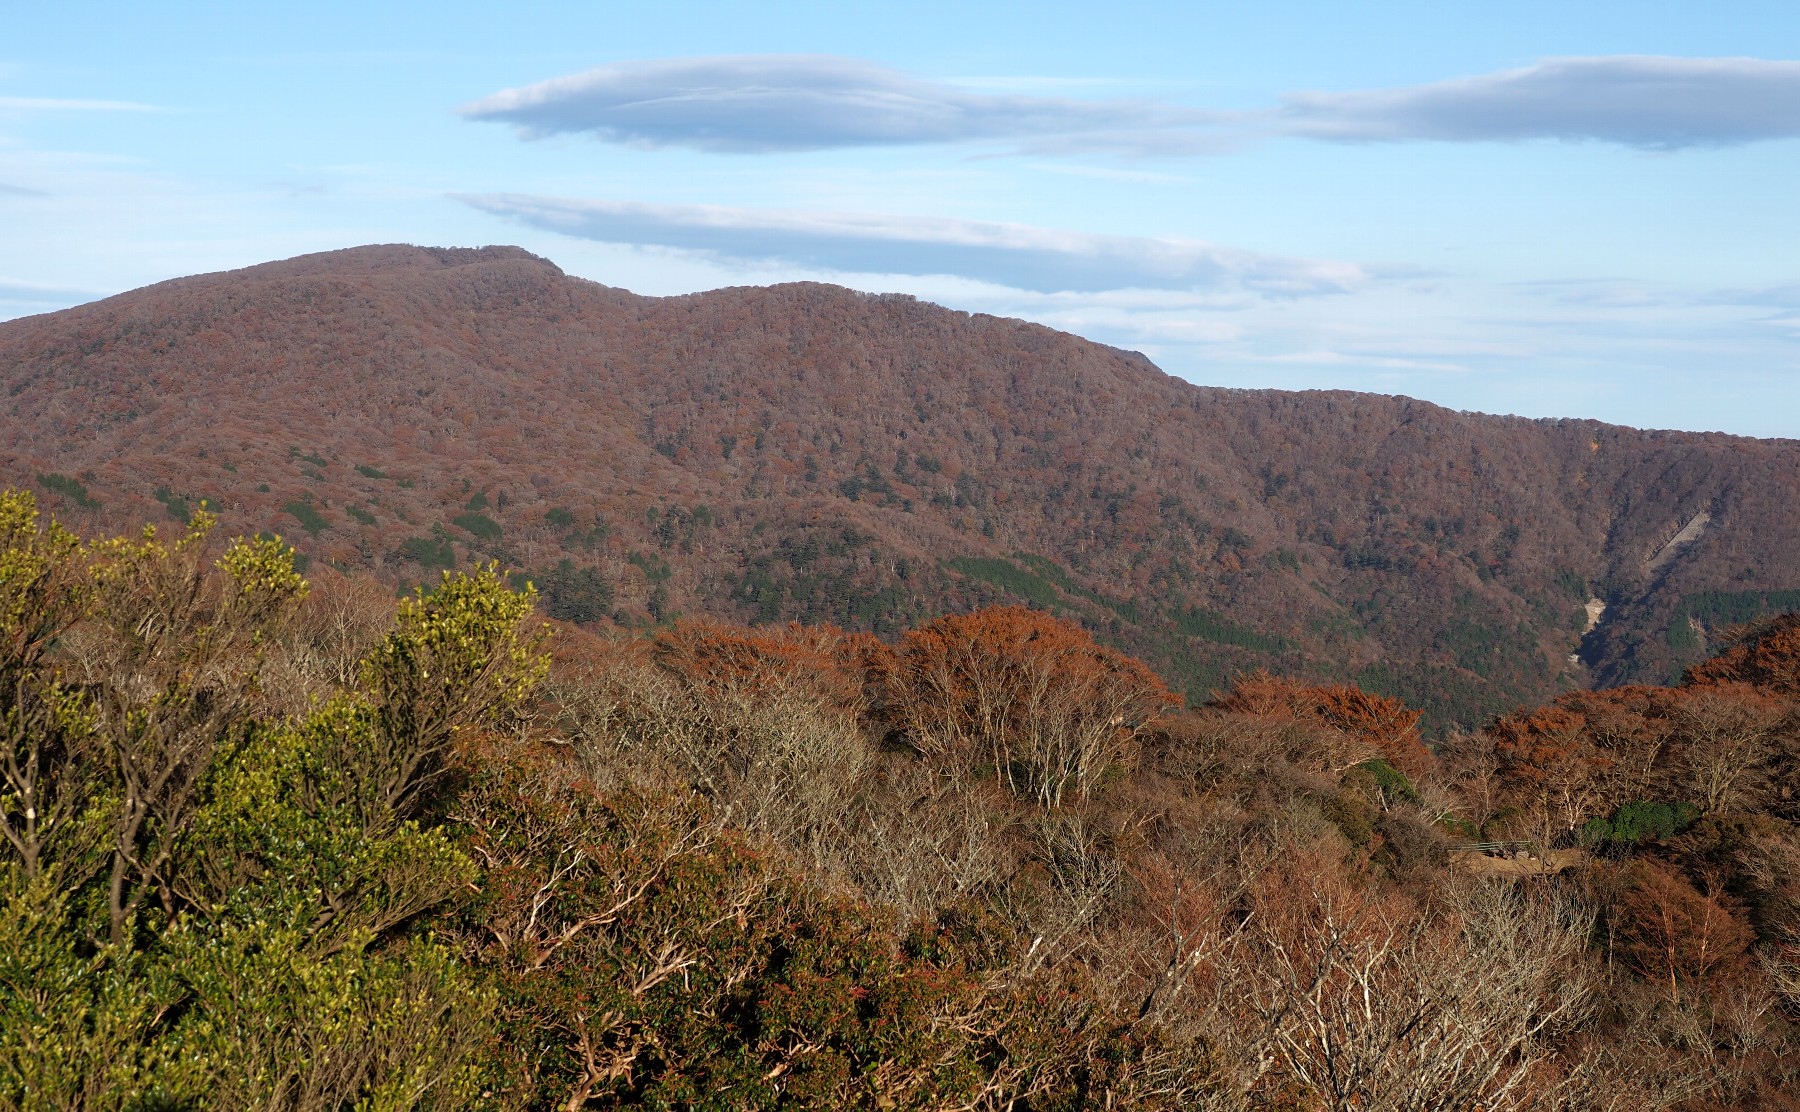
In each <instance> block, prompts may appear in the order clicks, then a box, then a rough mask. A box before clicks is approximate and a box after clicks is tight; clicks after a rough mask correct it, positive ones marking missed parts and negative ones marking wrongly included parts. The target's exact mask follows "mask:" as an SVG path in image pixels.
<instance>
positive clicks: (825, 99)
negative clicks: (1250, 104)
mask: <svg viewBox="0 0 1800 1112" xmlns="http://www.w3.org/2000/svg"><path fill="white" fill-rule="evenodd" d="M458 111H459V112H460V113H461V114H462V115H463V116H465V117H467V118H468V119H472V120H488V121H497V122H503V123H511V124H515V125H517V126H518V127H519V129H520V131H521V132H522V133H523V134H525V135H526V136H529V137H541V136H546V135H555V134H562V133H579V132H586V133H591V134H593V135H594V136H596V137H597V138H600V139H603V140H606V141H608V142H613V143H626V144H630V145H634V146H641V147H689V148H693V149H697V150H705V151H730V152H735V153H750V154H762V153H769V152H775V151H805V150H823V149H827V148H834V147H857V146H877V145H880V146H892V145H909V144H920V143H960V142H969V141H1003V142H1013V143H1020V144H1023V145H1024V146H1025V148H1026V149H1040V148H1042V149H1051V148H1054V149H1058V150H1063V149H1075V148H1081V149H1108V150H1115V149H1126V150H1130V151H1133V152H1136V153H1192V152H1193V150H1194V149H1195V148H1196V147H1197V146H1198V145H1201V144H1202V143H1203V142H1210V141H1211V140H1210V139H1204V137H1202V136H1199V135H1196V134H1194V133H1191V132H1187V131H1182V130H1178V128H1184V127H1193V126H1196V125H1199V124H1201V123H1204V122H1206V121H1208V120H1211V119H1215V118H1218V117H1216V116H1215V115H1213V114H1207V113H1200V112H1194V111H1191V110H1186V109H1177V108H1171V107H1168V106H1166V105H1159V104H1157V103H1155V102H1152V101H1145V100H1075V99H1069V98H1064V97H1047V96H1019V95H999V94H994V93H984V92H975V91H972V90H970V89H968V88H965V87H959V86H956V85H951V84H946V83H943V82H937V81H929V80H925V79H923V78H918V77H913V76H911V75H910V74H906V73H902V72H900V71H899V70H894V69H889V68H888V67H886V66H880V65H876V64H875V63H873V62H867V61H863V60H861V59H857V58H844V57H837V56H834V55H815V54H750V55H734V56H725V57H710V58H672V59H659V60H653V61H641V62H621V63H618V64H615V65H610V66H602V67H600V68H598V69H592V70H588V71H587V72H585V73H578V74H573V75H571V76H567V77H558V78H553V79H551V80H549V81H542V82H539V83H537V84H535V85H527V86H524V87H523V88H517V89H506V90H503V91H501V92H498V93H495V94H493V95H492V96H487V97H483V98H481V99H480V100H477V101H474V102H473V103H470V104H466V105H463V106H462V107H461V108H460V109H458ZM1165 148H1166V150H1165Z"/></svg>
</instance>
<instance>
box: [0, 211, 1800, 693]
mask: <svg viewBox="0 0 1800 1112" xmlns="http://www.w3.org/2000/svg"><path fill="white" fill-rule="evenodd" d="M0 382H3V383H4V386H5V389H6V391H7V393H6V394H5V400H4V404H3V405H0V480H3V481H5V482H7V483H10V484H14V485H36V486H38V488H39V490H40V493H41V494H43V495H44V497H45V499H46V501H47V502H48V503H49V504H51V505H52V506H53V507H54V508H55V509H56V510H57V511H58V512H59V513H62V514H64V515H66V516H75V517H81V516H87V517H97V518H101V519H104V521H105V522H106V523H107V524H110V525H112V526H115V527H124V526H129V525H130V524H132V523H133V522H138V521H143V520H146V519H149V520H156V519H166V518H168V517H169V516H170V515H176V516H179V515H180V514H182V513H185V512H189V511H191V509H192V508H193V507H194V506H195V505H196V504H197V503H198V501H199V500H200V499H203V498H204V499H207V500H208V501H209V502H210V503H212V504H214V505H216V506H218V507H220V509H221V513H222V516H223V517H224V518H225V521H224V528H226V529H227V530H234V531H252V532H253V531H258V530H272V531H275V532H278V533H281V534H282V535H283V536H285V537H287V538H289V539H291V540H293V541H294V542H295V543H296V544H297V546H298V547H299V548H300V549H301V551H302V552H304V553H306V554H308V555H310V556H311V557H313V558H314V559H315V560H322V561H330V562H332V563H335V564H339V565H342V566H345V567H350V568H362V569H370V570H373V571H375V572H376V573H378V574H380V575H383V576H385V577H387V578H389V579H392V580H394V581H397V582H418V581H420V580H421V579H424V578H427V577H428V576H430V575H431V574H434V573H433V572H432V571H431V566H432V565H434V564H441V563H442V562H443V561H444V560H447V559H451V560H455V561H457V562H459V563H462V562H466V561H468V560H469V559H471V558H481V557H493V558H497V559H500V560H503V561H504V562H506V563H508V564H509V565H511V566H514V567H519V568H522V569H525V570H527V571H528V572H530V573H531V574H532V576H533V577H534V578H535V579H536V580H537V581H539V582H540V584H542V585H543V586H544V588H545V590H546V594H547V595H548V596H549V598H550V603H551V605H552V607H553V608H561V609H562V610H563V612H565V613H566V614H569V615H572V616H575V617H577V618H579V619H581V620H594V619H598V620H602V621H606V620H618V621H625V622H632V621H639V620H646V619H648V618H650V617H658V618H661V617H667V616H670V615H674V614H677V613H685V614H690V615H692V614H703V613H705V614H718V615H722V616H730V617H734V618H740V619H750V620H759V621H775V620H786V619H789V618H798V619H806V620H822V619H829V620H834V621H838V622H842V623H845V624H849V625H854V626H860V627H868V628H874V629H877V630H885V629H889V628H893V627H894V626H895V625H897V624H898V623H900V622H902V621H905V620H909V619H911V618H913V617H915V616H917V615H919V614H921V613H924V612H930V611H939V610H945V609H950V608H955V607H962V606H967V605H972V604H974V603H977V602H980V601H990V600H999V599H1012V600H1015V601H1018V600H1023V601H1029V602H1031V603H1033V604H1036V605H1041V606H1054V607H1056V608H1057V609H1059V610H1061V611H1064V612H1067V613H1069V614H1071V615H1073V616H1076V617H1078V618H1080V619H1081V620H1083V621H1085V622H1087V623H1088V624H1090V625H1092V626H1093V627H1095V628H1096V629H1097V630H1098V631H1100V632H1101V633H1102V635H1104V636H1106V637H1109V638H1111V639H1112V640H1114V641H1115V642H1116V643H1119V644H1121V645H1123V646H1124V647H1126V648H1128V649H1130V650H1132V651H1134V652H1137V653H1141V654H1143V655H1145V656H1147V657H1149V658H1150V659H1151V660H1153V661H1154V662H1155V663H1156V664H1157V666H1158V667H1159V668H1161V669H1163V670H1164V672H1165V674H1167V675H1168V676H1169V678H1170V679H1171V680H1172V681H1173V682H1175V683H1176V684H1178V685H1181V686H1184V687H1186V688H1188V689H1189V690H1190V691H1191V692H1195V693H1200V694H1203V693H1204V690H1205V689H1206V688H1207V687H1209V686H1213V685H1216V684H1218V683H1219V682H1221V681H1222V679H1223V677H1224V676H1225V675H1226V674H1227V673H1229V672H1230V671H1233V670H1238V669H1244V668H1251V667H1259V666H1267V667H1270V668H1273V669H1276V670H1278V671H1304V672H1308V673H1311V674H1314V675H1318V676H1320V677H1329V678H1335V679H1351V680H1355V681H1357V682H1360V683H1362V684H1364V685H1366V686H1369V687H1371V688H1374V689H1377V690H1382V691H1388V692H1391V693H1396V694H1400V695H1403V696H1405V697H1407V698H1409V699H1411V700H1413V701H1414V702H1415V703H1417V704H1421V705H1426V706H1428V707H1430V708H1431V710H1432V714H1433V721H1434V722H1435V723H1436V724H1437V725H1440V726H1441V725H1443V724H1445V723H1447V722H1449V721H1452V720H1461V721H1474V720H1476V719H1478V718H1480V717H1481V716H1483V715H1484V714H1486V713H1489V712H1491V711H1494V710H1499V709H1505V708H1509V707H1511V706H1513V705H1516V704H1519V703H1524V702H1535V701H1539V700H1542V699H1544V698H1546V697H1548V696H1549V695H1551V694H1553V693H1555V692H1556V691H1558V690H1561V689H1565V688H1567V687H1570V686H1577V685H1582V684H1585V683H1588V682H1590V681H1592V682H1600V683H1612V682H1621V681H1624V680H1628V679H1636V678H1643V679H1651V680H1662V679H1665V678H1667V676H1668V675H1669V673H1670V671H1671V670H1672V669H1674V668H1675V667H1677V666H1678V665H1679V664H1681V663H1683V662H1684V661H1685V660H1686V659H1689V658H1696V659H1697V657H1698V655H1699V652H1700V651H1701V649H1702V648H1703V646H1699V647H1696V646H1695V645H1693V644H1692V642H1693V641H1694V640H1695V638H1694V637H1693V636H1692V634H1691V632H1690V633H1688V634H1686V635H1683V634H1681V633H1679V632H1676V630H1677V627H1678V626H1680V627H1681V628H1688V627H1687V626H1686V625H1685V624H1684V623H1686V622H1687V619H1688V618H1689V617H1690V616H1693V617H1694V618H1695V620H1696V621H1698V622H1700V623H1701V624H1702V625H1703V626H1704V624H1705V621H1706V619H1705V616H1704V613H1702V611H1704V612H1705V613H1712V612H1715V611H1716V612H1719V613H1725V612H1727V611H1729V612H1731V613H1734V614H1736V613H1741V612H1744V611H1745V610H1746V608H1748V609H1749V610H1756V609H1757V608H1759V607H1761V608H1764V609H1766V608H1768V607H1771V606H1775V605H1777V604H1778V603H1779V602H1780V600H1781V599H1782V598H1783V597H1784V596H1783V594H1782V592H1784V591H1786V590H1789V589H1793V588H1800V510H1797V509H1796V507H1797V506H1800V500H1796V499H1795V497H1794V493H1795V491H1794V488H1795V486H1796V483H1797V481H1800V443H1795V442H1792V441H1756V440H1749V439H1744V438H1737V437H1729V436H1722V435H1712V434H1690V433H1671V432H1644V431H1638V430H1633V429H1626V428H1620V427H1616V426H1608V425H1602V424H1599V423H1597V422H1592V421H1574V420H1567V421H1527V420H1522V419H1518V418H1509V417H1488V416H1480V415H1474V414H1463V413H1455V412H1451V411H1448V410H1445V409H1441V408H1439V407H1437V406H1433V405H1429V404H1426V403H1423V402H1418V401H1413V400H1410V399H1406V398H1393V397H1384V396H1378V395H1361V394H1351V393H1342V392H1305V393H1288V392H1282V391H1237V390H1219V389H1208V388H1204V387H1198V386H1194V385H1191V384H1189V383H1186V382H1183V381H1180V380H1178V379H1175V378H1172V377H1170V376H1167V375H1165V374H1163V373H1162V372H1160V371H1158V370H1157V369H1156V368H1155V367H1154V366H1152V365H1151V364H1150V363H1149V362H1148V361H1147V360H1145V359H1144V358H1143V357H1142V356H1140V355H1137V354H1136V353H1132V352H1121V351H1118V350H1115V349H1112V348H1108V347H1105V346H1102V345H1099V344H1094V343H1089V342H1087V341H1084V340H1081V339H1079V338H1077V337H1074V336H1069V335H1066V334H1063V333H1059V332H1055V331H1053V330H1051V329H1048V328H1043V327H1039V326H1036V325H1030V324H1025V323H1022V322H1019V321H1013V320H1002V319H998V318H994V317H986V316H979V315H975V316H971V315H969V314H966V313H960V312H955V311H952V310H948V309H943V308H940V307H937V306H934V305H929V304H926V303H923V302H919V301H917V300H914V299H912V298H909V297H902V296H881V297H877V296H869V295H865V294H859V293H855V292H852V291H849V290H845V289H840V288H837V287H832V286H822V285H812V284H801V285H786V286H775V287H769V288H739V289H725V290H717V291H713V292H710V293H705V294H697V295H692V296H687V297H675V298H644V297H637V296H635V295H633V294H630V293H627V292H625V291H623V290H617V289H611V288H608V287H605V286H600V285H596V284H594V283H591V282H586V281H581V280H578V279H574V278H570V277H568V276H566V275H564V274H563V273H562V272H561V271H560V270H558V269H557V268H556V267H555V266H554V265H553V264H551V263H549V262H547V261H546V260H543V259H540V258H537V257H535V256H533V255H530V254H528V253H526V252H524V251H522V250H520V249H518V248H511V247H487V248H481V249H454V250H446V249H426V248H417V247H406V246H380V247H364V248H356V249H353V250H348V251H338V252H332V253H328V254H322V255H311V256H304V257H302V258H298V259H290V260H287V261H284V262H278V263H269V264H265V265H262V266H257V267H251V268H249V269H246V270H242V271H235V272H230V273H224V274H210V275H201V276H197V277H193V278H184V279H180V280H177V281H173V282H166V283H163V284H161V285H157V286H152V287H148V288H145V289H142V290H137V291H134V292H132V293H128V294H124V295H121V296H119V297H115V298H110V299H108V300H106V301H102V302H97V303H94V304H91V305H85V306H81V307H78V308H75V309H70V310H66V311H64V312H60V313H53V314H47V315H44V316H38V317H30V318H25V319H22V320H17V321H12V322H9V323H6V324H0ZM40 477H42V478H40ZM46 484H48V485H46ZM75 484H84V486H79V487H78V486H77V485H75ZM82 489H85V491H86V495H85V496H83V495H81V494H80V493H79V492H80V490H82ZM83 497H85V499H86V501H87V502H89V503H97V508H85V507H84V505H83V504H82V499H83ZM1674 522H1686V523H1687V525H1686V526H1685V527H1683V528H1682V529H1681V530H1680V532H1679V533H1678V534H1677V535H1676V536H1675V537H1674V538H1673V539H1669V533H1668V530H1669V529H1670V528H1671V523H1674ZM1594 523H1600V525H1599V528H1598V529H1596V528H1595V524H1594ZM1646 553H1652V554H1653V555H1652V557H1651V558H1650V559H1649V560H1648V561H1647V560H1646V555H1645V554H1646ZM564 561H567V563H564ZM1590 596H1593V597H1595V598H1597V599H1598V600H1599V601H1601V602H1603V603H1604V617H1603V618H1600V620H1599V621H1598V624H1597V627H1596V626H1595V624H1594V623H1593V622H1592V621H1591V620H1590V619H1591V618H1594V617H1598V616H1599V612H1598V611H1597V610H1595V609H1594V608H1593V606H1592V605H1591V603H1590V602H1589V600H1590ZM1715 597H1718V598H1728V599H1730V600H1735V601H1731V602H1730V603H1729V605H1728V606H1726V607H1725V609H1724V610H1720V609H1719V608H1718V607H1714V608H1713V610H1706V608H1705V607H1701V606H1699V604H1697V603H1694V602H1693V600H1695V599H1701V598H1705V599H1712V598H1715ZM1578 645H1579V646H1580V658H1581V659H1583V660H1586V661H1587V662H1588V667H1586V668H1583V667H1581V666H1579V665H1577V664H1571V663H1570V662H1569V654H1570V653H1571V652H1574V651H1575V650H1576V649H1577V646H1578Z"/></svg>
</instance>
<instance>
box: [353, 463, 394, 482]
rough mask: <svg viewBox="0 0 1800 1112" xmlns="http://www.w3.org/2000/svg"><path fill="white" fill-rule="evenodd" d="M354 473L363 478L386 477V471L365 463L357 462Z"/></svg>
mask: <svg viewBox="0 0 1800 1112" xmlns="http://www.w3.org/2000/svg"><path fill="white" fill-rule="evenodd" d="M356 473H357V474H358V475H361V476H362V477H363V478H365V479H385V478H387V472H385V471H382V470H380V469H379V468H375V467H370V466H369V465H368V464H366V463H359V464H357V465H356Z"/></svg>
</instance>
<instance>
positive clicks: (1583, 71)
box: [1276, 55, 1800, 150]
mask: <svg viewBox="0 0 1800 1112" xmlns="http://www.w3.org/2000/svg"><path fill="white" fill-rule="evenodd" d="M1276 126H1277V130H1278V131H1280V132H1282V133H1284V134H1288V135H1298V136H1304V137H1307V138H1313V139H1328V140H1338V141H1365V142H1366V141H1384V140H1385V141H1398V140H1443V141H1453V142H1456V141H1461V142H1468V141H1489V140H1520V139H1565V140H1598V141H1601V142H1608V143H1619V144H1623V145H1625V146H1631V147H1643V148H1651V149H1666V150H1673V149H1677V148H1681V147H1696V146H1726V145H1732V144H1740V143H1751V142H1756V141H1758V140H1769V139H1789V138H1794V137H1796V136H1800V62H1784V61H1766V60H1763V59H1760V58H1671V57H1657V56H1645V55H1615V56H1608V57H1594V58H1553V59H1549V60H1547V61H1544V62H1540V63H1538V64H1537V65H1534V66H1528V67H1526V68H1524V69H1515V70H1506V71H1503V72H1500V73H1492V74H1486V75H1483V76H1479V77H1463V78H1457V79H1455V80H1451V81H1439V82H1435V83H1433V84H1429V85H1415V86H1410V87H1406V88H1398V89H1382V90H1372V91H1361V92H1344V93H1302V94H1296V95H1293V96H1289V97H1287V98H1285V99H1284V100H1283V103H1282V107H1281V109H1280V111H1279V113H1278V115H1277V125H1276Z"/></svg>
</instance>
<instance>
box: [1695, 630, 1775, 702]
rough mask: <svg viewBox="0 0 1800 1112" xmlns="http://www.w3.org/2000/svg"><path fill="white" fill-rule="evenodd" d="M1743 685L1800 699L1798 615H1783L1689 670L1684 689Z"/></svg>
mask: <svg viewBox="0 0 1800 1112" xmlns="http://www.w3.org/2000/svg"><path fill="white" fill-rule="evenodd" d="M1720 683H1746V684H1749V685H1751V686H1752V687H1756V688H1759V689H1761V690H1763V691H1767V692H1770V693H1773V694H1777V695H1783V696H1786V697H1788V698H1800V614H1784V615H1782V616H1781V617H1779V618H1776V619H1775V620H1774V621H1772V622H1770V623H1769V624H1768V625H1766V626H1764V627H1763V628H1762V629H1761V630H1759V631H1758V632H1756V633H1754V634H1753V635H1751V636H1750V637H1748V638H1745V639H1744V640H1742V641H1740V642H1738V643H1737V644H1735V645H1733V646H1732V647H1731V648H1729V649H1726V650H1725V651H1724V652H1722V653H1720V654H1719V655H1718V656H1715V657H1713V658H1712V659H1711V660H1709V661H1707V662H1705V663H1704V664H1697V665H1695V666H1694V667H1692V668H1690V669H1688V672H1687V677H1686V679H1685V680H1683V682H1682V686H1683V687H1684V688H1688V687H1708V686H1713V685H1716V684H1720Z"/></svg>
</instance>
